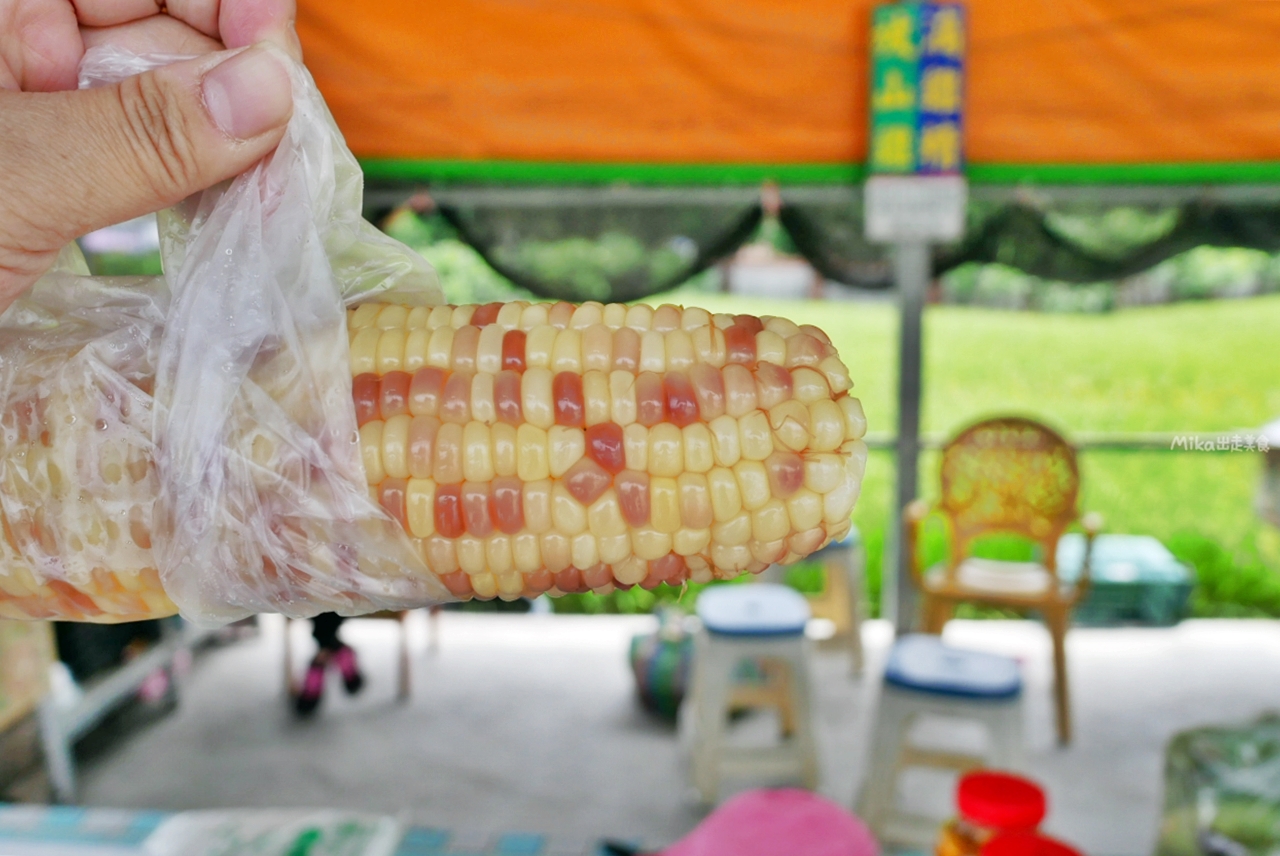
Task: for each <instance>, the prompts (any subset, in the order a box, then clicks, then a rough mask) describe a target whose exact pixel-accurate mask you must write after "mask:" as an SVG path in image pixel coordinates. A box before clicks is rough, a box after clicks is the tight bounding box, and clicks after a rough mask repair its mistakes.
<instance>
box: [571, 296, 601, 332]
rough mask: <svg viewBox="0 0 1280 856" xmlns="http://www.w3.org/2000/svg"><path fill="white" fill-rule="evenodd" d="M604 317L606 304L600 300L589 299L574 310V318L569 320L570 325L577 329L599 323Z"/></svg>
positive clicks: (583, 328)
mask: <svg viewBox="0 0 1280 856" xmlns="http://www.w3.org/2000/svg"><path fill="white" fill-rule="evenodd" d="M603 317H604V305H603V304H602V303H600V301H598V300H588V301H587V302H586V303H584V304H582V305H581V306H579V307H578V308H577V309H575V310H573V318H571V319H570V320H569V326H570V327H572V328H573V329H575V330H585V329H587V328H588V327H591V326H592V325H595V324H599V323H600V320H601V319H602V318H603Z"/></svg>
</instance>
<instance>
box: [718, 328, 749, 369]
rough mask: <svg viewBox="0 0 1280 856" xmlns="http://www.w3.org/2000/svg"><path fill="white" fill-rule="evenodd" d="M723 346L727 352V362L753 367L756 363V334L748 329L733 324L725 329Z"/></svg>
mask: <svg viewBox="0 0 1280 856" xmlns="http://www.w3.org/2000/svg"><path fill="white" fill-rule="evenodd" d="M724 345H725V349H726V350H727V351H728V357H727V359H728V362H730V363H740V364H742V365H744V366H750V365H754V364H755V361H756V334H755V333H753V332H752V331H751V330H750V328H748V327H743V326H741V325H739V324H733V325H731V326H729V327H726V328H725V331H724Z"/></svg>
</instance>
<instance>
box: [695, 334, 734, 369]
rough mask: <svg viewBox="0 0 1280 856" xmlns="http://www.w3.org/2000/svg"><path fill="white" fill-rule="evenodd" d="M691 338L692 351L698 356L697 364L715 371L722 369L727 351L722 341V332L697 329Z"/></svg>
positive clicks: (726, 358)
mask: <svg viewBox="0 0 1280 856" xmlns="http://www.w3.org/2000/svg"><path fill="white" fill-rule="evenodd" d="M691 338H692V339H693V350H694V352H695V353H696V354H697V355H698V362H700V363H706V364H707V365H709V366H712V367H714V368H717V369H719V368H723V367H724V364H725V362H726V361H727V360H728V356H729V350H728V346H727V345H726V344H725V341H724V331H723V330H720V329H718V328H716V327H699V328H697V329H696V330H694V331H693V334H692V336H691Z"/></svg>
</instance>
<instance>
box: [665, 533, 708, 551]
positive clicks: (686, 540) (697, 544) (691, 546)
mask: <svg viewBox="0 0 1280 856" xmlns="http://www.w3.org/2000/svg"><path fill="white" fill-rule="evenodd" d="M710 545H711V530H710V529H681V530H680V531H679V532H677V533H676V534H674V535H672V536H671V550H672V552H674V553H677V554H679V555H681V556H693V555H696V554H698V553H701V552H702V551H703V550H705V549H707V547H709V546H710Z"/></svg>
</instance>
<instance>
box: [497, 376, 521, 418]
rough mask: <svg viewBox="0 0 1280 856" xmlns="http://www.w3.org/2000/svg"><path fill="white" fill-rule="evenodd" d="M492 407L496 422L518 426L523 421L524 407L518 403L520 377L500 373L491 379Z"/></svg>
mask: <svg viewBox="0 0 1280 856" xmlns="http://www.w3.org/2000/svg"><path fill="white" fill-rule="evenodd" d="M493 406H494V410H496V411H497V414H498V421H499V422H505V423H507V424H508V425H519V424H520V423H521V422H523V421H524V405H522V404H521V403H520V375H519V374H518V373H517V372H514V371H510V370H508V371H501V372H498V373H497V374H496V375H494V377H493Z"/></svg>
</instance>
